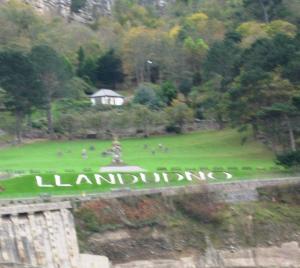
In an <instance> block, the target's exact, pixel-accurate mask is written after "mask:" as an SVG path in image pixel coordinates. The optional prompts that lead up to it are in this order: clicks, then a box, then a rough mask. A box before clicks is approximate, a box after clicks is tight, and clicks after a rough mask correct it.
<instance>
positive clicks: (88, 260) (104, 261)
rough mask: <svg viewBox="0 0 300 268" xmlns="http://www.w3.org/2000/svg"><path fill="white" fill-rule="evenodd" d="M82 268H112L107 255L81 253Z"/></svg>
mask: <svg viewBox="0 0 300 268" xmlns="http://www.w3.org/2000/svg"><path fill="white" fill-rule="evenodd" d="M80 268H110V263H109V260H108V258H107V257H104V256H95V255H89V254H80Z"/></svg>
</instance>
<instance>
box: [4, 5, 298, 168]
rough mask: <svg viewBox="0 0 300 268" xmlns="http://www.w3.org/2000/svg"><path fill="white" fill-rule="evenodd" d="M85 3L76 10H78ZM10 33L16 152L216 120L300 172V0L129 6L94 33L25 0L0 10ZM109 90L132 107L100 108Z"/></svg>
mask: <svg viewBox="0 0 300 268" xmlns="http://www.w3.org/2000/svg"><path fill="white" fill-rule="evenodd" d="M144 2H145V1H144ZM82 5H84V1H78V0H73V1H72V12H77V11H78V10H79V9H80V8H81V7H82ZM0 25H1V27H0V111H1V112H0V118H1V120H0V129H1V130H2V131H4V132H5V133H7V135H8V136H12V135H14V136H15V137H16V141H17V142H21V141H22V137H29V138H33V137H34V138H40V137H48V138H53V139H54V138H58V137H68V138H76V137H84V136H85V135H86V133H87V132H88V131H96V132H98V131H101V130H105V131H108V132H110V133H118V130H120V129H124V128H125V129H126V128H132V127H134V128H136V131H137V132H139V131H142V132H143V133H144V134H145V135H146V136H147V135H148V134H149V133H148V129H149V128H150V127H151V128H154V129H155V127H157V126H164V127H165V129H166V131H168V132H176V133H180V132H181V131H182V130H183V129H184V125H185V124H186V123H189V122H193V121H194V120H195V119H209V120H215V121H216V122H218V124H219V126H220V128H225V127H234V128H237V129H239V130H240V131H241V132H242V131H248V132H249V133H253V136H254V137H255V138H256V139H259V140H261V141H262V142H264V143H266V144H267V145H268V146H269V147H270V148H271V149H272V150H273V151H274V152H275V153H276V154H277V155H278V158H279V160H280V161H281V162H282V163H284V164H286V165H292V164H297V163H300V151H299V150H297V148H298V147H299V146H300V87H299V86H300V2H299V0H227V1H223V0H177V1H175V3H173V4H169V5H168V6H167V7H166V8H165V9H163V10H161V9H156V8H155V7H153V6H151V5H149V6H148V5H145V4H143V5H141V4H139V1H137V0H119V1H116V3H115V5H114V7H113V13H112V15H111V16H99V17H97V19H95V21H93V22H91V23H90V24H81V23H78V22H75V21H72V20H65V19H63V18H61V17H59V16H55V15H53V14H51V15H50V14H49V15H43V16H41V15H39V14H38V13H36V12H35V11H34V10H33V9H32V8H31V7H30V6H29V5H26V4H24V2H22V1H16V0H14V1H9V2H8V3H5V4H1V5H0ZM99 88H111V89H115V90H117V91H119V92H120V93H121V94H123V95H125V96H128V101H127V104H126V105H125V106H123V107H121V108H112V107H109V108H108V107H91V105H90V102H89V99H88V97H87V96H88V95H89V94H92V93H93V92H95V91H96V89H99ZM3 137H4V136H2V139H4V138H3ZM241 142H247V141H246V140H242V141H241Z"/></svg>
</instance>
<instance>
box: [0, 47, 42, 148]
mask: <svg viewBox="0 0 300 268" xmlns="http://www.w3.org/2000/svg"><path fill="white" fill-rule="evenodd" d="M0 86H1V87H2V88H3V89H5V92H6V95H5V99H4V105H5V108H6V109H7V110H8V111H10V112H11V113H13V114H14V115H15V118H16V127H15V133H16V137H17V141H18V142H19V143H20V142H21V141H22V122H23V119H24V117H25V116H26V115H28V114H30V113H31V112H32V109H33V108H34V107H39V106H40V104H41V103H42V91H41V88H40V83H39V81H38V76H37V73H36V71H35V69H34V66H33V64H32V62H31V61H30V59H29V57H28V56H27V55H26V54H24V53H22V52H19V51H12V50H8V51H2V52H1V53H0Z"/></svg>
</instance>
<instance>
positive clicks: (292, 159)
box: [276, 150, 300, 168]
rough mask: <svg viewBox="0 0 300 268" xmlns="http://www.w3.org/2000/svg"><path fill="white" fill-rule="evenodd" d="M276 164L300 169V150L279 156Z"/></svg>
mask: <svg viewBox="0 0 300 268" xmlns="http://www.w3.org/2000/svg"><path fill="white" fill-rule="evenodd" d="M276 163H277V164H278V165H281V166H284V167H288V168H291V167H300V151H299V150H298V151H295V152H288V153H283V154H280V155H277V161H276Z"/></svg>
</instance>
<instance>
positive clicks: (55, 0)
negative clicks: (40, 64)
mask: <svg viewBox="0 0 300 268" xmlns="http://www.w3.org/2000/svg"><path fill="white" fill-rule="evenodd" d="M23 1H25V2H26V3H27V4H30V5H32V6H33V7H34V8H35V9H36V10H38V11H39V12H40V13H41V14H47V13H52V14H58V15H60V16H62V17H64V18H66V19H69V20H75V21H79V22H82V23H89V22H93V21H94V20H95V18H96V17H99V16H110V15H111V14H112V10H113V5H114V4H115V2H116V1H117V0H86V3H85V6H84V7H83V8H82V9H80V10H78V12H76V13H74V12H71V2H72V0H23ZM139 2H140V4H141V5H144V6H146V5H151V6H154V7H156V8H158V9H164V8H165V7H166V6H167V5H168V4H169V3H170V2H173V0H140V1H139Z"/></svg>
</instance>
